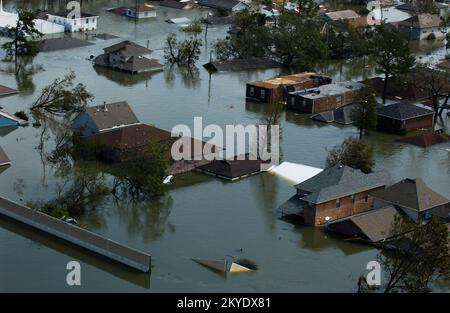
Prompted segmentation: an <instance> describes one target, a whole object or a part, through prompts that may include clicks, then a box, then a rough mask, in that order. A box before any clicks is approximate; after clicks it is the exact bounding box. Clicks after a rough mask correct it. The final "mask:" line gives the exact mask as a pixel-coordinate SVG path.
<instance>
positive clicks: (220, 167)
mask: <svg viewBox="0 0 450 313" xmlns="http://www.w3.org/2000/svg"><path fill="white" fill-rule="evenodd" d="M197 169H198V170H199V171H201V172H206V173H211V174H214V175H217V176H220V177H223V178H227V179H237V178H240V177H242V176H246V175H251V174H254V173H258V172H260V171H261V160H259V159H256V160H253V159H251V158H250V157H249V154H245V155H241V156H235V157H234V158H232V159H225V160H214V161H212V162H211V163H209V164H205V165H202V166H199V167H197Z"/></svg>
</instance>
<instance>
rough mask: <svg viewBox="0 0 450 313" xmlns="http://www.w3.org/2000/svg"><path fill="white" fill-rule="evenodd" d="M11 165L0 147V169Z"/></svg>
mask: <svg viewBox="0 0 450 313" xmlns="http://www.w3.org/2000/svg"><path fill="white" fill-rule="evenodd" d="M8 165H11V161H10V160H9V158H8V156H7V155H6V153H5V151H4V150H3V149H2V147H1V146H0V167H3V166H8Z"/></svg>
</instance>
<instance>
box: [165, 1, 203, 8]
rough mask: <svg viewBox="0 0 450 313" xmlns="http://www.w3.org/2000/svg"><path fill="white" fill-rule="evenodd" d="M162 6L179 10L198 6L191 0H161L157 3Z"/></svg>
mask: <svg viewBox="0 0 450 313" xmlns="http://www.w3.org/2000/svg"><path fill="white" fill-rule="evenodd" d="M159 5H160V6H162V7H168V8H173V9H179V10H192V9H194V8H198V7H199V5H198V4H197V3H195V1H193V0H187V1H177V0H162V1H161V2H160V3H159Z"/></svg>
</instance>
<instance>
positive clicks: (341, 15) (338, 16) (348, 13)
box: [324, 10, 361, 21]
mask: <svg viewBox="0 0 450 313" xmlns="http://www.w3.org/2000/svg"><path fill="white" fill-rule="evenodd" d="M324 17H325V20H327V21H341V20H352V19H358V18H360V17H361V16H360V15H359V14H358V13H356V12H355V11H353V10H341V11H332V12H326V13H325V14H324Z"/></svg>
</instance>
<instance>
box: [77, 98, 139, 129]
mask: <svg viewBox="0 0 450 313" xmlns="http://www.w3.org/2000/svg"><path fill="white" fill-rule="evenodd" d="M136 124H140V122H139V120H138V119H137V117H136V115H135V114H134V112H133V111H132V110H131V108H130V105H129V104H128V103H127V102H126V101H121V102H116V103H108V104H107V103H104V104H103V105H98V106H95V107H89V108H86V110H85V111H84V112H81V113H79V114H78V115H77V116H76V117H75V119H74V120H73V128H74V130H75V131H76V132H78V133H79V134H80V135H81V136H82V137H88V136H93V135H97V134H99V133H103V132H107V131H111V130H114V129H117V128H121V127H125V126H130V125H136Z"/></svg>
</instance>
